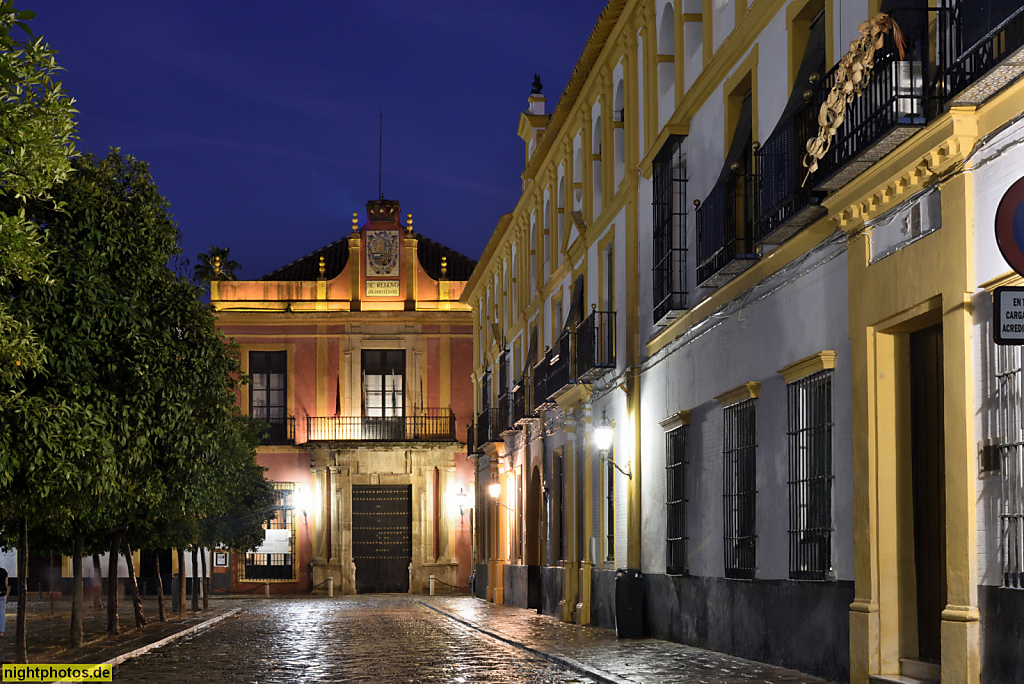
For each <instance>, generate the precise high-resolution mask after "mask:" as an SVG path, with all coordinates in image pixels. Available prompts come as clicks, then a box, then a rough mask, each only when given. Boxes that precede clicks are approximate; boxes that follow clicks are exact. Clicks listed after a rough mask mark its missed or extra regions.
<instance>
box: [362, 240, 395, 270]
mask: <svg viewBox="0 0 1024 684" xmlns="http://www.w3.org/2000/svg"><path fill="white" fill-rule="evenodd" d="M366 265H367V269H368V271H369V272H370V273H373V274H374V275H378V276H389V275H398V231H397V230H368V231H366Z"/></svg>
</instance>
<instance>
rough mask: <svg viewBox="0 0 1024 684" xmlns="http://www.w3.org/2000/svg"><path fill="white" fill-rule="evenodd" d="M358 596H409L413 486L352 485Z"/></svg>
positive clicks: (353, 539) (353, 542)
mask: <svg viewBox="0 0 1024 684" xmlns="http://www.w3.org/2000/svg"><path fill="white" fill-rule="evenodd" d="M352 559H353V560H354V561H355V564H356V593H358V594H372V593H389V592H390V593H398V592H401V593H407V592H408V591H409V563H411V562H412V486H411V485H352Z"/></svg>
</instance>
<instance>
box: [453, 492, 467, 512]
mask: <svg viewBox="0 0 1024 684" xmlns="http://www.w3.org/2000/svg"><path fill="white" fill-rule="evenodd" d="M467 501H469V495H468V494H466V490H465V489H463V488H462V487H459V492H458V494H456V495H455V503H457V504H458V505H459V517H460V518H461V517H462V516H463V515H464V514H465V512H466V502H467Z"/></svg>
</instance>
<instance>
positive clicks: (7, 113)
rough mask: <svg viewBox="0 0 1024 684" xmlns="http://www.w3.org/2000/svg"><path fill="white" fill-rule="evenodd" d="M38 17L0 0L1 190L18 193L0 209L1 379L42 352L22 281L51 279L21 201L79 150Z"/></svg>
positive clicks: (63, 175) (58, 175) (34, 196)
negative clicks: (19, 310) (18, 301)
mask: <svg viewBox="0 0 1024 684" xmlns="http://www.w3.org/2000/svg"><path fill="white" fill-rule="evenodd" d="M33 17H35V13H34V12H29V11H25V10H23V11H19V10H17V9H15V7H14V2H13V0H3V1H2V2H0V196H3V197H5V198H7V199H9V200H14V201H13V202H9V203H8V205H7V208H6V209H5V210H4V211H2V212H0V387H3V385H4V384H5V383H7V382H10V381H11V380H13V379H15V378H16V377H18V376H20V375H21V374H22V373H24V372H26V371H28V370H30V369H33V368H37V367H38V366H39V364H40V362H41V360H42V355H43V346H42V343H41V341H40V340H39V338H38V336H37V335H35V333H34V332H33V329H32V326H31V325H30V324H29V323H28V322H27V321H25V320H22V319H19V318H18V317H16V316H14V315H12V313H11V311H10V303H11V298H12V297H13V296H15V295H16V294H17V290H18V287H19V284H20V283H22V282H26V281H29V282H31V281H45V279H46V270H45V260H46V254H47V250H46V246H45V245H44V244H43V240H42V238H41V236H40V233H39V230H38V226H36V225H35V224H34V223H33V222H32V221H30V220H29V219H27V218H26V216H25V213H24V210H23V203H24V202H25V201H28V200H47V199H49V195H48V191H49V190H50V188H51V187H52V186H53V185H54V184H55V183H61V182H63V181H64V180H66V179H67V177H68V174H69V173H70V170H71V163H70V158H71V157H72V156H74V154H75V147H74V140H75V121H74V115H75V114H76V113H77V112H76V110H75V109H74V106H73V105H74V100H72V99H71V98H70V97H69V96H68V94H67V93H65V92H64V91H63V90H62V89H61V84H60V82H59V81H57V80H56V76H57V74H58V72H59V71H60V67H59V66H58V65H57V62H56V60H55V58H54V55H55V52H54V51H53V50H52V49H50V47H49V46H48V45H46V44H45V43H43V42H42V39H41V38H35V37H33V35H32V31H31V29H30V28H29V25H28V23H27V22H28V21H29V20H31V19H32V18H33Z"/></svg>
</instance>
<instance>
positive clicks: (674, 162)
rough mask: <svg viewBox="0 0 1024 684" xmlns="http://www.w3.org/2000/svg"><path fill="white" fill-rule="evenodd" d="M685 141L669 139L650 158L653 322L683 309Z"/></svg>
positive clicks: (684, 289) (681, 138) (676, 136)
mask: <svg viewBox="0 0 1024 684" xmlns="http://www.w3.org/2000/svg"><path fill="white" fill-rule="evenodd" d="M685 139H686V137H685V136H681V135H674V136H671V137H670V138H669V139H668V141H667V142H666V143H665V146H664V147H663V148H662V149H661V152H659V153H658V156H657V157H655V159H654V166H653V178H654V322H655V323H658V321H660V320H662V319H663V318H664V317H665V316H666V315H667V314H669V313H670V312H671V311H681V310H683V309H685V308H686V154H685V153H684V151H683V141H684V140H685ZM609 310H610V308H609Z"/></svg>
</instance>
